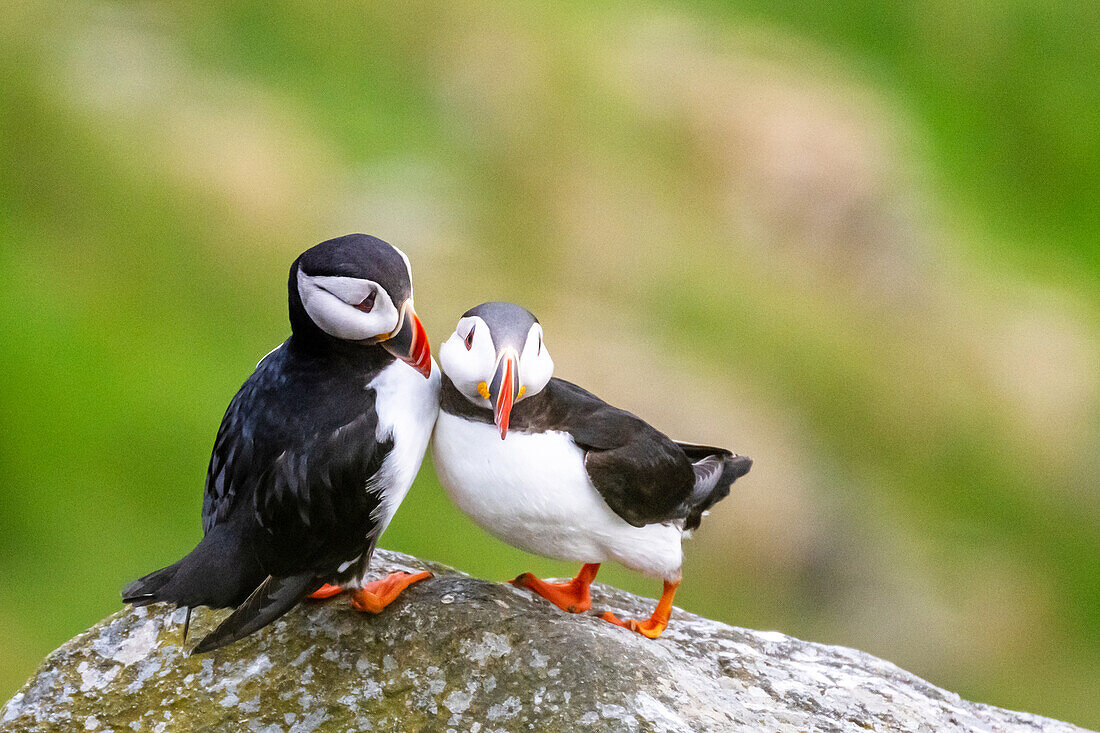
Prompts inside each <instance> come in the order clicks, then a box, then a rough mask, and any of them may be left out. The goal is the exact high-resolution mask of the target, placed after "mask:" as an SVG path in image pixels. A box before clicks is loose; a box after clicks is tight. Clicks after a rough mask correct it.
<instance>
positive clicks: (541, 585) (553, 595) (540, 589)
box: [509, 562, 600, 613]
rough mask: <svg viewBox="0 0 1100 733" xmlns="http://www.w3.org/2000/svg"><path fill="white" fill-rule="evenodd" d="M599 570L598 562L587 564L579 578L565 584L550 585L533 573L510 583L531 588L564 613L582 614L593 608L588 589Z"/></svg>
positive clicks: (525, 574) (582, 568)
mask: <svg viewBox="0 0 1100 733" xmlns="http://www.w3.org/2000/svg"><path fill="white" fill-rule="evenodd" d="M599 569H600V564H599V563H598V562H596V563H592V562H590V563H586V564H585V565H583V566H582V567H581V569H580V572H578V573H577V577H575V578H573V579H572V580H569V581H566V582H565V583H549V582H547V581H545V580H539V579H538V578H536V577H535V576H534V575H531V573H524V574H523V575H520V576H519V577H517V578H516V579H515V580H511V581H509V582H510V583H511V584H512V585H515V586H518V587H520V588H530V589H531V590H533V591H534V592H535V593H537V594H539V595H540V596H542V597H543V598H545V599H546V600H548V601H550V602H551V603H553V604H554V605H555V606H557V607H558V608H560V609H561V610H563V611H568V612H569V613H581V612H582V611H587V610H588V609H589V608H591V607H592V598H591V596H590V595H589V591H588V587H589V586H590V585H592V581H593V580H595V579H596V572H597V571H598V570H599Z"/></svg>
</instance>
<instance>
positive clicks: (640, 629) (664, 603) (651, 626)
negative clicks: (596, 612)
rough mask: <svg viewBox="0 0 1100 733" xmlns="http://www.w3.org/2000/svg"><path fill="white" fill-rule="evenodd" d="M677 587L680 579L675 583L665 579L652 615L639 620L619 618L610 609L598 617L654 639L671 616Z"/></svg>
mask: <svg viewBox="0 0 1100 733" xmlns="http://www.w3.org/2000/svg"><path fill="white" fill-rule="evenodd" d="M678 587H680V581H676V582H675V583H670V582H668V581H667V580H666V581H665V588H664V592H663V593H661V600H660V601H658V602H657V608H656V609H654V611H653V615H652V616H650V617H649V618H647V619H642V620H641V621H638V620H636V619H632V618H628V619H620V618H619V617H618V616H616V615H615V614H613V613H611V611H604V612H603V613H601V614H600V618H602V619H603V620H604V621H607V622H608V623H612V624H615V625H616V626H621V627H623V628H624V629H629V630H630V631H634V632H637V633H639V634H641V635H642V636H644V637H646V638H649V639H656V638H657V637H659V636H660V635H661V632H663V631H664V630H665V628H667V627H668V621H669V619H670V618H671V617H672V598H673V597H674V596H675V595H676V589H677V588H678Z"/></svg>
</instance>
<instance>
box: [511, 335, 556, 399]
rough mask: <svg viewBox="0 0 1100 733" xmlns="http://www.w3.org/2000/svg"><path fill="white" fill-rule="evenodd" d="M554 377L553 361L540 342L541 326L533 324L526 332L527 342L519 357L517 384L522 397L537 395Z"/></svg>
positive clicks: (543, 344) (544, 345)
mask: <svg viewBox="0 0 1100 733" xmlns="http://www.w3.org/2000/svg"><path fill="white" fill-rule="evenodd" d="M553 375H554V360H553V359H551V358H550V352H549V351H547V350H546V344H545V343H543V341H542V326H540V325H539V324H537V323H536V324H535V325H533V326H531V330H530V331H528V332H527V342H526V343H525V344H524V345H523V353H522V354H520V357H519V383H520V386H521V387H523V396H524V397H530V396H531V395H535V394H538V393H539V392H541V391H542V390H543V388H544V387H546V384H547V382H549V381H550V377H552V376H553Z"/></svg>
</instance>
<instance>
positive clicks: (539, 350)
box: [535, 336, 542, 356]
mask: <svg viewBox="0 0 1100 733" xmlns="http://www.w3.org/2000/svg"><path fill="white" fill-rule="evenodd" d="M541 353H542V336H539V347H538V348H537V349H535V356H538V355H539V354H541Z"/></svg>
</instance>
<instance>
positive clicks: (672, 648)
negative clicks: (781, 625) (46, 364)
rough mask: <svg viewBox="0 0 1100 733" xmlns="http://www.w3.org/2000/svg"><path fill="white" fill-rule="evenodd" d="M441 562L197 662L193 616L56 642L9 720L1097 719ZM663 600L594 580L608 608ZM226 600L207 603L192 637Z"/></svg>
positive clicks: (121, 727)
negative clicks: (374, 607)
mask: <svg viewBox="0 0 1100 733" xmlns="http://www.w3.org/2000/svg"><path fill="white" fill-rule="evenodd" d="M425 568H426V569H429V570H432V571H433V572H435V574H436V576H435V577H434V578H432V579H430V580H426V581H423V582H421V583H418V584H416V585H414V586H412V587H410V588H409V589H408V590H407V591H406V592H405V594H404V595H403V596H402V597H401V598H400V599H398V600H397V601H396V602H395V603H394V604H393V605H391V606H390V607H389V608H387V609H386V610H385V611H384V612H383V613H381V614H379V615H377V616H370V615H364V614H360V613H358V612H356V611H354V610H352V609H351V608H350V606H349V605H348V603H347V601H346V600H343V599H336V600H332V601H328V602H320V603H308V604H304V605H302V606H300V607H299V608H297V609H296V610H294V611H293V612H291V613H290V614H288V615H287V616H285V617H283V618H282V619H280V620H278V621H277V622H275V623H274V624H272V625H271V626H270V627H268V628H266V629H264V630H262V631H260V632H258V633H256V634H254V635H253V636H251V637H249V638H247V639H245V640H244V641H242V642H239V643H237V644H234V645H231V646H229V647H227V648H224V649H219V650H217V651H216V652H214V653H213V654H210V655H206V656H189V655H188V653H187V650H185V649H184V648H183V647H182V646H181V644H180V642H181V626H180V622H181V621H182V616H183V614H182V611H174V610H173V609H171V608H159V607H152V608H136V609H130V608H127V609H124V610H122V611H119V612H118V613H116V614H114V615H112V616H110V617H108V618H106V619H104V620H103V621H101V622H100V623H98V624H96V625H95V626H93V627H92V628H90V629H88V630H87V631H85V632H83V633H82V634H79V635H78V636H76V637H74V638H73V639H72V640H70V641H69V642H67V643H66V644H64V645H63V646H62V647H61V648H59V649H58V650H57V651H55V652H54V653H53V654H51V655H50V656H49V657H47V659H46V660H45V662H44V663H43V665H42V668H41V669H40V670H39V671H38V673H37V674H36V675H35V676H34V677H33V678H32V679H31V680H30V681H29V682H28V683H27V685H26V686H25V687H24V688H23V689H22V690H21V691H20V692H19V693H17V694H16V695H15V697H13V698H12V699H11V700H10V701H9V702H8V703H7V704H6V705H5V706H4V708H3V709H2V710H0V730H3V731H55V730H56V731H74V730H75V731H105V730H116V731H129V730H137V731H154V732H156V733H160V732H162V731H192V730H229V731H236V730H247V731H265V732H269V731H270V732H274V731H292V732H293V733H304V732H306V731H315V730H325V731H327V730H334V731H353V730H354V731H451V730H453V731H456V732H466V731H469V732H470V733H498V732H500V731H529V730H534V731H784V732H786V731H791V732H792V733H793V732H794V731H868V730H872V731H921V732H928V733H932V732H933V731H990V732H993V731H1040V730H1041V731H1057V732H1068V731H1079V730H1081V729H1080V728H1076V727H1074V726H1072V725H1069V724H1067V723H1061V722H1058V721H1054V720H1049V719H1046V718H1041V717H1038V716H1035V715H1029V714H1026V713H1015V712H1010V711H1008V710H1002V709H1000V708H995V707H991V706H988V705H981V704H977V703H971V702H967V701H965V700H962V699H961V698H959V696H958V695H955V694H952V693H950V692H947V691H945V690H941V689H939V688H938V687H935V686H933V685H931V684H929V683H927V682H925V681H924V680H922V679H920V678H919V677H916V676H914V675H911V674H909V673H908V672H905V671H903V670H901V669H898V668H897V667H896V666H894V665H892V664H890V663H889V662H884V661H882V660H880V659H876V658H875V657H872V656H870V655H868V654H864V653H863V652H859V651H854V650H852V649H845V648H843V647H835V646H823V645H820V644H813V643H810V642H805V641H799V640H798V639H793V638H791V637H789V636H785V635H783V634H780V633H776V632H762V631H750V630H747V629H739V628H734V627H731V626H726V625H725V624H720V623H716V622H714V621H709V620H707V619H704V618H700V617H699V616H695V615H693V614H690V613H686V612H684V611H680V610H676V611H675V613H674V614H673V619H672V624H671V625H670V626H669V629H668V630H667V631H666V632H665V634H664V635H663V636H662V637H661V638H660V639H659V640H657V641H651V640H649V639H645V638H643V637H641V636H639V635H637V634H634V633H631V632H628V631H625V630H623V629H620V628H618V627H615V626H612V625H611V624H608V623H606V622H604V621H601V620H599V619H596V618H594V617H592V616H591V615H569V614H565V613H563V612H561V611H559V610H558V609H557V608H555V607H553V606H551V605H550V604H549V603H546V602H545V601H543V600H542V599H540V598H536V597H533V596H532V595H530V594H529V593H528V592H526V591H520V590H517V589H514V588H513V587H512V586H510V585H507V584H502V583H490V582H487V581H484V580H477V579H474V578H470V577H468V576H465V575H462V574H461V573H458V572H456V571H454V570H451V569H450V568H446V567H443V566H440V565H434V564H432V563H425V562H422V561H419V560H417V559H415V558H412V557H409V556H407V555H401V554H399V553H395V552H388V551H385V550H379V551H378V554H377V556H376V559H375V562H374V572H375V573H376V574H377V575H382V574H384V573H388V572H392V571H395V570H399V569H408V570H419V569H425ZM653 603H654V602H653V601H652V600H649V599H642V598H638V597H636V596H633V595H630V594H628V593H624V592H622V591H618V590H615V589H613V588H608V587H606V586H594V587H593V608H594V609H597V608H598V609H601V610H602V609H606V608H610V609H612V610H613V611H615V612H616V613H618V614H619V615H620V616H636V617H640V616H643V615H647V614H648V613H649V611H650V610H651V609H652V606H653ZM221 616H222V613H221V612H213V611H209V610H207V609H199V610H197V611H196V613H195V618H194V621H193V624H192V634H193V636H192V638H191V639H190V640H189V643H188V648H190V646H191V645H192V644H194V643H195V641H196V640H197V639H198V638H199V637H200V636H201V635H202V634H204V633H205V632H207V631H209V630H210V629H212V628H213V626H214V625H215V623H216V621H217V620H218V619H220V618H221Z"/></svg>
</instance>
